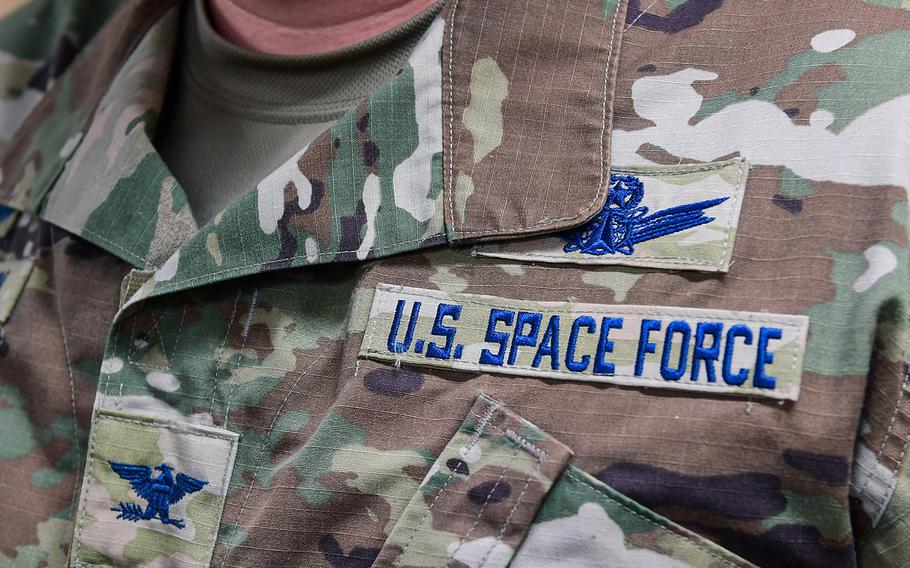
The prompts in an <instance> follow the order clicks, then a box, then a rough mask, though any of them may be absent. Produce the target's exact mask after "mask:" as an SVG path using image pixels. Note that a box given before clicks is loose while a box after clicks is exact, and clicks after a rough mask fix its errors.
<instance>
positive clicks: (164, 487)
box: [108, 461, 208, 529]
mask: <svg viewBox="0 0 910 568" xmlns="http://www.w3.org/2000/svg"><path fill="white" fill-rule="evenodd" d="M108 463H110V464H111V469H112V470H114V472H116V473H117V475H119V476H120V477H122V478H123V479H125V480H127V481H129V483H130V485H131V486H132V488H133V492H135V493H136V495H138V496H139V497H140V498H142V499H144V500H146V501H148V506H147V507H146V508H145V510H143V509H142V507H141V506H140V505H137V504H136V503H123V502H121V503H120V504H119V505H118V506H117V507H111V511H116V512H118V513H119V514H118V515H117V518H118V519H126V520H127V521H133V522H137V521H140V520H143V521H147V520H152V519H154V518H156V517H157V518H158V520H159V521H161V522H162V523H164V524H165V525H173V526H175V527H177V528H178V529H182V528H183V527H184V526H185V523H184V521H183V519H172V518H171V517H170V513H169V509H170V506H171V505H173V504H174V503H177V502H178V501H180V500H181V499H183V497H184V496H185V495H187V494H189V493H195V492H196V491H199V490H200V489H202V488H203V487H205V486H206V485H207V484H208V481H203V480H201V479H196V478H195V477H190V476H189V475H186V474H183V473H178V474H177V475H176V476H175V475H174V469H173V468H172V467H171V466H169V465H167V464H164V463H162V464H159V465H157V466H155V469H156V470H157V471H160V472H161V473H160V474H159V475H157V476H155V477H152V468H150V467H149V466H146V465H133V464H127V463H120V462H115V461H111V462H108Z"/></svg>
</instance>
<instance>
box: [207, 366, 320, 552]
mask: <svg viewBox="0 0 910 568" xmlns="http://www.w3.org/2000/svg"><path fill="white" fill-rule="evenodd" d="M323 356H324V354H320V355H319V356H317V357H316V358H315V359H313V361H312V362H311V363H310V364H309V365H307V367H306V368H305V369H303V370H302V371H300V373H299V374H298V375H297V378H296V379H294V383H293V384H292V385H291V386H290V387H289V388H288V392H287V394H285V395H284V399H282V401H281V404H280V405H278V410H276V411H275V416H274V417H273V418H272V422H271V423H270V424H269V428H268V430H266V433H265V438H264V439H263V442H262V445H261V446H260V448H259V455H258V456H257V457H256V469H255V470H254V473H253V477H252V479H251V480H250V484H249V486H247V491H246V495H245V496H244V498H243V503H241V504H240V510H239V511H238V512H237V518H236V519H235V521H234V523H233V524H234V525H236V526H237V527H239V526H240V521H241V520H242V519H243V511H244V509H245V508H246V504H247V502H248V501H249V499H250V495H251V494H252V492H253V485H255V483H256V480H257V479H258V478H259V470H260V469H262V460H263V459H264V458H265V449H266V444H268V443H269V442H270V441H271V437H272V431H273V430H274V428H275V424H276V423H277V422H278V417H279V416H281V412H282V411H283V410H284V407H285V405H286V404H287V402H288V400H290V398H291V394H293V392H294V389H295V388H296V387H297V384H298V383H299V382H300V380H301V379H302V378H303V377H304V376H306V374H307V373H308V372H309V370H310V369H311V368H312V367H313V365H315V364H316V363H317V362H319V360H320V359H322V357H323ZM235 550H236V548H231V549H230V550H228V551H227V552H225V554H224V556H222V557H221V568H223V567H224V564H225V562H227V560H228V558H230V556H231V554H233V553H234V551H235ZM212 564H214V562H213V563H212Z"/></svg>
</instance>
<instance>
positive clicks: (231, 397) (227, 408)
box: [223, 287, 356, 424]
mask: <svg viewBox="0 0 910 568" xmlns="http://www.w3.org/2000/svg"><path fill="white" fill-rule="evenodd" d="M258 295H259V288H257V287H253V299H252V301H251V302H250V310H249V312H248V314H247V325H245V326H244V329H245V330H246V332H245V333H243V334H241V335H242V337H243V341H242V342H241V343H240V351H238V356H237V364H236V365H234V372H235V373H236V372H237V371H239V370H240V367H241V366H242V365H243V350H244V349H246V341H247V339H248V338H249V323H250V322H251V321H253V311H254V310H255V309H256V298H257V296H258ZM278 370H279V371H282V372H284V371H285V370H284V369H278ZM355 380H356V377H355ZM236 389H237V382H236V381H234V382H232V383H231V390H230V391H229V392H228V397H227V401H226V402H225V403H224V419H223V422H224V424H227V422H228V413H229V412H230V410H231V402H232V401H233V400H234V391H235V390H236Z"/></svg>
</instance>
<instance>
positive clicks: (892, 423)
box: [856, 371, 908, 517]
mask: <svg viewBox="0 0 910 568" xmlns="http://www.w3.org/2000/svg"><path fill="white" fill-rule="evenodd" d="M903 375H904V380H903V381H901V392H900V396H898V399H897V403H896V404H895V405H894V413H893V414H892V415H891V421H890V422H889V423H888V430H887V431H886V432H885V436H884V437H883V438H882V443H881V446H880V447H879V450H878V453H877V454H876V455H875V462H876V463H881V459H882V456H883V455H884V454H885V449H886V448H887V447H888V442H889V441H890V438H891V434H892V433H893V431H894V426H895V424H896V422H897V416H898V414H899V412H900V407H901V403H902V402H903V400H904V397H905V396H906V394H907V390H906V389H905V388H903V385H904V384H905V383H906V382H907V380H908V374H907V372H906V371H904V372H903ZM867 471H868V472H869V473H870V475H868V476H866V479H865V481H864V482H863V484H862V486H861V487H858V488H857V489H856V492H857V495H860V496H864V497H867V498H870V499H871V497H872V496H871V495H868V494H866V489H867V488H868V487H869V483H871V481H872V477H873V475H874V474H875V471H874V469H872V468H867ZM879 505H881V503H880V504H879ZM882 509H883V508H882V507H881V506H879V507H877V513H881V510H882ZM877 516H878V514H876V517H877Z"/></svg>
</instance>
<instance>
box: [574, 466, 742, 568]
mask: <svg viewBox="0 0 910 568" xmlns="http://www.w3.org/2000/svg"><path fill="white" fill-rule="evenodd" d="M566 477H568V478H569V479H571V480H573V481H575V482H576V483H578V484H580V485H581V486H582V487H584V488H585V489H587V490H588V491H592V492H594V493H596V494H597V495H600V496H602V497H604V498H605V499H607V500H609V501H610V502H611V503H615V504H616V505H619V506H620V507H622V508H623V510H625V511H626V512H628V513H631V514H632V515H635V516H636V517H638V518H639V519H641V520H642V521H644V522H646V523H648V524H649V525H650V526H652V527H655V528H656V529H659V530H662V531H666V532H667V533H669V534H670V535H671V536H673V537H674V538H677V539H681V540H684V541H685V542H688V543H691V544H694V545H695V546H697V547H698V548H700V549H702V550H704V551H705V552H707V553H708V554H710V555H711V556H713V557H714V558H716V559H717V560H719V561H720V562H722V563H723V564H724V565H725V566H741V564H740V563H739V562H737V563H735V564H734V563H733V562H732V561H731V560H729V559H728V558H724V557H723V556H721V555H720V554H718V553H717V552H716V551H714V550H712V549H711V548H709V547H708V546H706V545H705V544H704V543H701V542H698V541H697V540H695V539H693V538H692V537H689V536H687V535H684V534H680V533H679V532H677V531H676V530H673V529H671V528H670V527H668V526H666V525H663V524H661V523H658V522H656V521H655V520H653V519H649V518H648V517H646V516H644V515H643V514H641V513H640V512H638V511H636V510H634V509H632V508H630V507H629V506H628V505H626V504H625V503H623V502H621V501H619V500H617V499H616V498H614V497H613V496H612V495H610V494H608V493H606V492H605V491H603V490H602V489H599V488H597V487H592V486H591V484H590V483H588V482H586V481H585V480H584V479H581V478H579V477H577V476H576V475H575V474H574V473H572V471H571V470H566Z"/></svg>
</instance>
